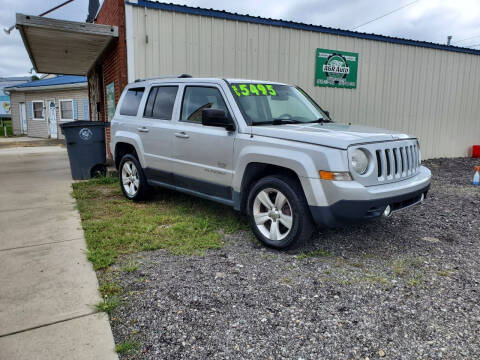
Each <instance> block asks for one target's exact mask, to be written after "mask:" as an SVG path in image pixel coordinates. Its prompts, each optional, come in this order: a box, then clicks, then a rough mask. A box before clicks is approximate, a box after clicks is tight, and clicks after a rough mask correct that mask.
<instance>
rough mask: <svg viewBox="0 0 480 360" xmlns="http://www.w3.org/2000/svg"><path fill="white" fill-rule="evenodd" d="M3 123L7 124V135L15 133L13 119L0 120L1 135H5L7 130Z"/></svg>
mask: <svg viewBox="0 0 480 360" xmlns="http://www.w3.org/2000/svg"><path fill="white" fill-rule="evenodd" d="M3 124H5V125H7V136H12V135H13V130H12V120H0V136H5V130H4V129H3Z"/></svg>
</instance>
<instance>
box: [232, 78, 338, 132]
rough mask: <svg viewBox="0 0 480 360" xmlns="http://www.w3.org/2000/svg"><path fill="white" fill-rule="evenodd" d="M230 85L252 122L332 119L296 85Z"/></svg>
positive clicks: (326, 120) (244, 112)
mask: <svg viewBox="0 0 480 360" xmlns="http://www.w3.org/2000/svg"><path fill="white" fill-rule="evenodd" d="M230 88H231V89H232V93H233V95H234V97H235V99H236V101H237V104H238V106H239V108H240V110H241V112H242V114H243V116H244V117H245V119H246V121H247V122H248V123H249V124H251V125H260V124H289V123H293V124H297V123H313V122H330V121H331V120H330V119H329V118H328V116H327V115H325V113H324V112H323V111H322V109H321V108H320V107H319V106H318V105H317V104H316V103H315V102H314V101H313V100H312V99H311V98H310V97H309V96H308V95H306V94H305V93H304V92H303V90H301V89H299V88H296V87H293V86H288V85H273V84H263V83H231V84H230Z"/></svg>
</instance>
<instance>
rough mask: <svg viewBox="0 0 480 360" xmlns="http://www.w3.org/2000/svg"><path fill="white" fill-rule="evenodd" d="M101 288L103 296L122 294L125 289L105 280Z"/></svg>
mask: <svg viewBox="0 0 480 360" xmlns="http://www.w3.org/2000/svg"><path fill="white" fill-rule="evenodd" d="M99 290H100V294H102V297H103V298H104V297H106V296H107V297H111V296H116V295H120V294H121V293H122V291H123V289H122V287H121V286H120V285H118V284H116V283H114V282H104V283H103V284H102V285H100V289H99Z"/></svg>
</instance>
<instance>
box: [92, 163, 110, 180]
mask: <svg viewBox="0 0 480 360" xmlns="http://www.w3.org/2000/svg"><path fill="white" fill-rule="evenodd" d="M90 176H91V177H92V178H95V177H105V176H107V167H106V166H105V165H103V164H98V165H95V166H94V167H93V168H92V170H90Z"/></svg>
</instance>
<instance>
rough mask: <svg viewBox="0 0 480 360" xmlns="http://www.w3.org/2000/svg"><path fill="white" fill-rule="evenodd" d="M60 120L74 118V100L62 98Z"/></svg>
mask: <svg viewBox="0 0 480 360" xmlns="http://www.w3.org/2000/svg"><path fill="white" fill-rule="evenodd" d="M60 120H73V100H60Z"/></svg>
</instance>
